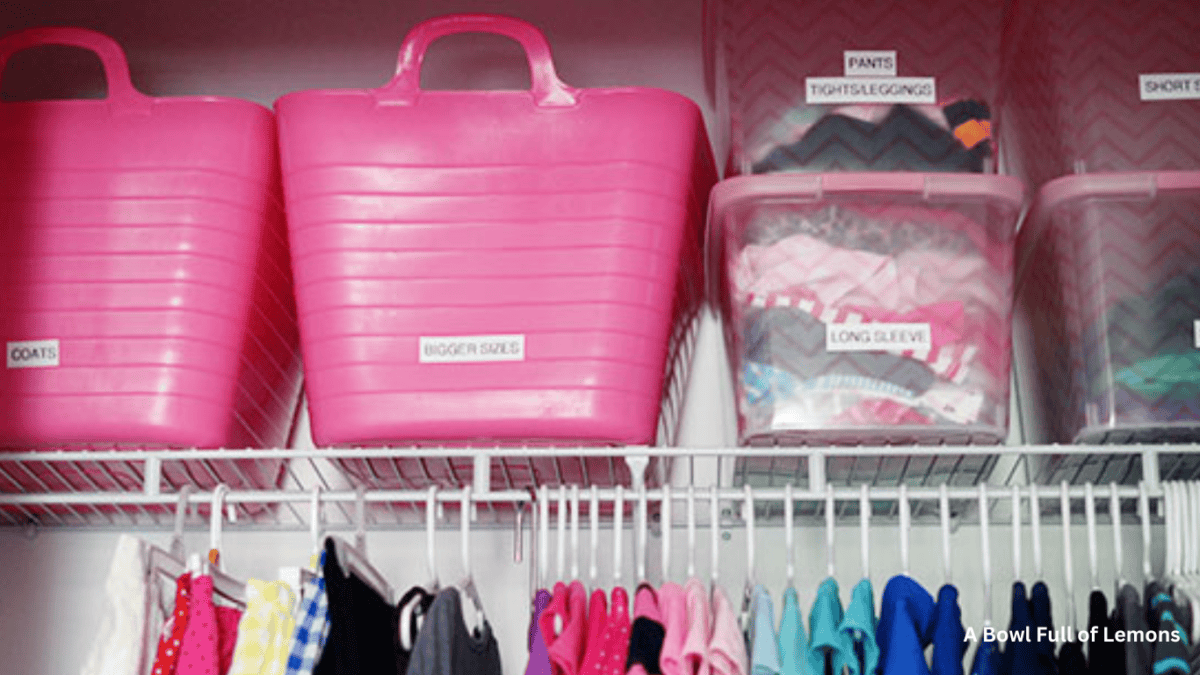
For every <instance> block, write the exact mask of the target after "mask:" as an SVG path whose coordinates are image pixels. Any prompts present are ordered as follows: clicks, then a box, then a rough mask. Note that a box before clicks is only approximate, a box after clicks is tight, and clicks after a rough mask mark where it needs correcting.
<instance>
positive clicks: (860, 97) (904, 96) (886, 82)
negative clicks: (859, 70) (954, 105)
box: [804, 77, 937, 105]
mask: <svg viewBox="0 0 1200 675" xmlns="http://www.w3.org/2000/svg"><path fill="white" fill-rule="evenodd" d="M804 102H805V103H808V104H809V105H838V104H843V103H937V84H936V81H935V79H934V78H932V77H807V78H805V79H804Z"/></svg>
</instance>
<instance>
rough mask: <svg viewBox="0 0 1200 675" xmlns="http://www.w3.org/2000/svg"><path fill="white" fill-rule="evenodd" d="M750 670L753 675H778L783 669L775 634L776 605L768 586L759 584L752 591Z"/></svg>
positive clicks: (748, 641)
mask: <svg viewBox="0 0 1200 675" xmlns="http://www.w3.org/2000/svg"><path fill="white" fill-rule="evenodd" d="M751 597H752V598H753V599H752V602H753V606H752V609H751V612H752V616H751V619H750V636H749V637H750V639H749V640H747V643H746V644H748V645H749V646H750V672H751V674H752V675H778V673H779V672H780V670H781V665H780V656H779V639H778V637H777V636H776V634H775V606H774V605H773V604H772V603H771V594H770V593H769V592H768V591H767V589H766V587H765V586H763V585H762V584H758V585H756V586H755V587H754V591H753V592H752V593H751Z"/></svg>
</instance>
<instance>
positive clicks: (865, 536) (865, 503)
mask: <svg viewBox="0 0 1200 675" xmlns="http://www.w3.org/2000/svg"><path fill="white" fill-rule="evenodd" d="M858 536H859V538H860V539H861V540H862V541H861V542H860V545H861V546H862V576H863V578H864V579H870V578H871V494H870V491H869V490H868V488H867V484H866V483H863V484H862V486H861V488H860V491H859V494H858Z"/></svg>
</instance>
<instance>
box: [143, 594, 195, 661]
mask: <svg viewBox="0 0 1200 675" xmlns="http://www.w3.org/2000/svg"><path fill="white" fill-rule="evenodd" d="M191 595H192V573H191V572H184V573H183V574H181V575H179V578H178V579H176V580H175V611H174V612H172V613H171V618H170V619H168V620H167V624H166V625H165V626H164V627H163V633H162V636H161V637H159V640H158V653H157V654H155V656H154V666H153V667H152V668H151V669H150V675H175V666H176V664H178V663H179V649H180V647H182V645H183V634H184V632H185V631H187V625H188V606H189V605H190V604H191Z"/></svg>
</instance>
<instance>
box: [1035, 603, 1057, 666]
mask: <svg viewBox="0 0 1200 675" xmlns="http://www.w3.org/2000/svg"><path fill="white" fill-rule="evenodd" d="M1029 610H1030V614H1031V615H1032V617H1033V636H1034V650H1035V653H1036V654H1037V675H1058V661H1057V659H1055V658H1054V648H1055V644H1054V638H1053V634H1054V619H1053V618H1052V616H1051V613H1050V589H1049V588H1047V587H1046V584H1045V582H1042V581H1039V582H1037V583H1036V584H1034V585H1033V588H1032V589H1030V591H1029Z"/></svg>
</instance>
